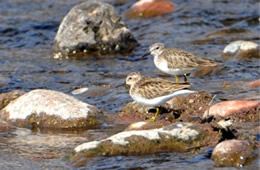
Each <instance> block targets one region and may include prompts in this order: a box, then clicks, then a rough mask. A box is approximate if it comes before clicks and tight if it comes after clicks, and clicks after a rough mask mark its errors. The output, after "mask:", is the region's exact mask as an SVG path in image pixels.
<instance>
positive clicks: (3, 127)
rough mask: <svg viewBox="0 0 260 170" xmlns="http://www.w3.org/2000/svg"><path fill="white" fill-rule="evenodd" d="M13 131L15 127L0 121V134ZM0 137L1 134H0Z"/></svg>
mask: <svg viewBox="0 0 260 170" xmlns="http://www.w3.org/2000/svg"><path fill="white" fill-rule="evenodd" d="M13 130H15V127H13V126H11V125H9V123H7V122H5V121H3V120H0V133H6V132H10V131H13ZM0 136H1V134H0Z"/></svg>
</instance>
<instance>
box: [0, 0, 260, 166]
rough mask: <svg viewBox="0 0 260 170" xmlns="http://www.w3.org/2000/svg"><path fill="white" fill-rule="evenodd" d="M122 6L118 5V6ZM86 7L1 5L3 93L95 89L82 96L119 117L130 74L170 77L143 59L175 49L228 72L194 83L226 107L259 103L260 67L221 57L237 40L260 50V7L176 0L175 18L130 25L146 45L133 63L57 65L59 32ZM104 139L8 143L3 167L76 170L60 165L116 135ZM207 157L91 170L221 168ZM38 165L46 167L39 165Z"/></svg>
mask: <svg viewBox="0 0 260 170" xmlns="http://www.w3.org/2000/svg"><path fill="white" fill-rule="evenodd" d="M115 1H116V0H114V1H112V0H111V2H112V3H115ZM79 2H81V0H76V1H69V0H63V1H50V0H47V1H29V0H10V1H3V2H2V3H1V6H0V19H1V23H0V59H1V60H0V68H1V69H0V74H1V76H0V90H1V92H6V91H10V90H13V89H23V90H25V91H29V90H32V89H37V88H45V89H53V90H58V91H62V92H65V93H67V94H70V95H72V94H71V91H73V90H75V88H77V87H88V88H90V89H91V91H89V92H87V93H82V94H78V95H75V96H76V97H77V98H79V99H80V100H82V101H85V102H87V103H90V104H93V105H95V106H97V107H98V108H100V109H102V110H104V111H107V112H110V113H111V114H116V113H117V112H118V111H119V110H120V108H122V106H123V105H124V104H126V103H127V102H129V101H131V98H130V97H129V95H128V91H127V89H125V87H124V86H121V85H122V84H123V83H124V79H125V76H126V75H127V74H128V73H129V72H133V71H139V72H141V73H142V74H144V75H147V76H153V77H155V76H162V74H161V73H160V72H159V71H158V70H157V69H156V68H155V66H154V65H153V62H152V57H149V59H148V60H141V61H138V60H137V59H138V58H139V57H141V56H142V55H143V54H144V53H145V52H146V51H147V50H148V46H149V45H150V44H152V43H155V42H164V43H165V44H167V46H169V47H176V48H182V49H185V50H187V51H190V52H192V53H194V54H196V55H198V56H200V57H205V58H210V59H213V60H217V61H220V62H223V65H222V66H223V67H222V69H220V70H218V71H215V72H213V73H211V74H210V75H207V76H203V77H191V78H190V79H189V80H190V81H191V82H192V83H193V84H194V88H196V89H198V90H201V91H209V92H211V93H213V94H217V97H218V98H219V99H221V100H226V99H255V98H256V96H257V94H258V89H248V88H246V86H244V84H245V83H246V82H249V81H251V80H256V79H258V78H259V73H260V71H259V70H260V69H259V60H258V59H250V60H238V59H232V60H228V61H224V60H222V59H221V52H222V50H223V49H224V47H225V46H226V45H227V44H228V43H229V42H231V41H234V40H237V39H244V40H252V41H254V42H256V43H258V44H259V20H258V18H259V9H258V7H259V4H258V1H256V0H255V1H254V0H239V1H215V0H208V1H203V0H197V1H192V0H188V1H182V0H176V1H174V2H175V3H176V4H177V5H178V7H177V9H176V12H173V13H172V14H169V15H166V16H163V17H156V18H151V19H145V20H143V19H135V20H127V19H126V22H127V24H128V26H129V28H130V29H131V30H132V31H133V34H134V35H135V37H136V39H137V40H138V41H139V44H140V45H139V46H138V47H137V48H136V49H135V51H134V52H133V53H132V54H129V55H128V56H117V57H113V56H112V57H104V58H98V59H95V58H89V59H81V60H76V59H73V60H54V59H52V58H51V56H52V49H51V48H52V41H53V38H54V36H55V33H56V30H57V28H58V25H59V23H60V21H61V19H62V17H63V16H64V15H65V14H66V13H67V12H68V10H69V9H70V8H71V7H72V6H74V5H75V4H78V3H79ZM132 3H133V2H128V3H125V4H122V5H118V6H116V8H117V10H118V11H120V13H121V14H123V12H124V11H125V10H126V8H128V7H129V6H130V5H131V4H132ZM226 27H232V28H234V29H233V30H235V31H233V32H231V33H230V32H228V31H226V32H225V31H223V29H224V28H226ZM241 30H242V31H241ZM218 31H219V32H220V33H219V32H218ZM223 32H224V33H223ZM164 77H165V78H169V79H172V77H169V76H164ZM99 131H100V132H97V131H94V133H92V134H95V135H92V137H90V136H91V135H90V136H89V134H88V132H86V133H85V135H82V134H74V135H72V134H66V135H65V134H60V133H58V134H49V133H40V132H38V133H36V134H34V133H31V132H30V133H29V134H26V135H21V134H15V135H7V134H6V135H1V137H0V148H1V149H0V150H1V151H0V155H1V156H0V165H1V166H2V167H5V168H7V169H8V168H9V169H12V168H13V167H19V166H20V167H25V168H26V167H27V169H29V168H37V167H45V168H48V167H49V168H50V167H51V168H54V167H57V169H59V168H68V167H67V166H66V165H65V164H64V162H62V161H61V160H60V158H61V157H62V156H64V155H65V154H66V153H69V152H70V151H72V149H73V148H74V146H76V145H77V144H78V143H82V142H84V141H90V140H95V139H100V138H102V137H104V136H106V135H108V134H113V133H111V132H109V130H107V131H105V130H99ZM114 133H115V132H114ZM90 134H91V133H90ZM2 136H5V137H2ZM203 155H205V153H201V154H200V155H199V156H194V155H184V154H176V153H171V154H165V155H164V154H158V155H150V156H145V157H113V158H96V161H95V160H93V161H92V162H90V164H89V166H90V167H93V168H125V167H135V168H137V167H139V168H155V167H156V166H158V165H160V166H161V167H162V169H164V168H165V169H166V168H169V167H173V168H175V169H178V168H182V167H189V166H191V165H192V166H196V167H198V168H199V169H201V168H202V167H203V168H205V169H207V167H209V168H211V167H213V164H212V162H211V160H210V159H208V158H207V157H204V156H203ZM198 157H199V160H197V159H198ZM7 160H8V161H7ZM34 160H38V161H39V160H40V161H39V162H36V163H34V162H33V161H34ZM195 160H196V161H195ZM96 162H99V163H98V164H96ZM13 165H15V166H13ZM1 166H0V167H1Z"/></svg>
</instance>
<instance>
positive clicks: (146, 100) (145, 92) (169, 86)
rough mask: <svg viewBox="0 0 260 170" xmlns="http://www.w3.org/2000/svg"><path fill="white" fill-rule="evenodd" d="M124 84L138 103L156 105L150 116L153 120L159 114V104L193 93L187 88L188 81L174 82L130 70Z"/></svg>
mask: <svg viewBox="0 0 260 170" xmlns="http://www.w3.org/2000/svg"><path fill="white" fill-rule="evenodd" d="M126 84H127V85H129V86H130V90H129V94H130V96H131V97H132V98H133V99H134V100H135V101H136V102H137V103H139V104H142V105H144V106H150V107H151V106H153V107H156V113H155V115H154V116H153V117H152V118H151V120H152V121H155V120H156V118H157V116H158V115H159V112H160V110H159V106H160V105H162V104H164V103H165V102H166V101H168V100H170V99H171V98H173V97H175V96H178V95H184V94H191V93H195V92H196V91H193V90H189V89H188V87H189V86H190V83H175V82H173V81H169V80H166V79H162V78H150V77H144V76H142V75H141V74H140V73H138V72H132V73H130V74H128V75H127V77H126Z"/></svg>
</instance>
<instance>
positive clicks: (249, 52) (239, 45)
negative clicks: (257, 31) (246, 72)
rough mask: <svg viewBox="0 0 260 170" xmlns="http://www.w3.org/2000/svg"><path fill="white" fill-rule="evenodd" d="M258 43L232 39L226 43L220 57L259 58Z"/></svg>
mask: <svg viewBox="0 0 260 170" xmlns="http://www.w3.org/2000/svg"><path fill="white" fill-rule="evenodd" d="M259 50H260V49H259V45H258V44H256V43H254V42H251V41H242V40H239V41H234V42H232V43H230V44H229V45H227V46H226V47H225V48H224V50H223V54H222V57H223V58H224V59H229V58H234V57H236V58H260V51H259Z"/></svg>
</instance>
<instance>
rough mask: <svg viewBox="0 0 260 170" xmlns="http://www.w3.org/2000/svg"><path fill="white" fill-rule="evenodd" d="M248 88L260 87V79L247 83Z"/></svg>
mask: <svg viewBox="0 0 260 170" xmlns="http://www.w3.org/2000/svg"><path fill="white" fill-rule="evenodd" d="M247 87H249V88H255V87H260V79H259V80H255V81H251V82H249V83H247Z"/></svg>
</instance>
